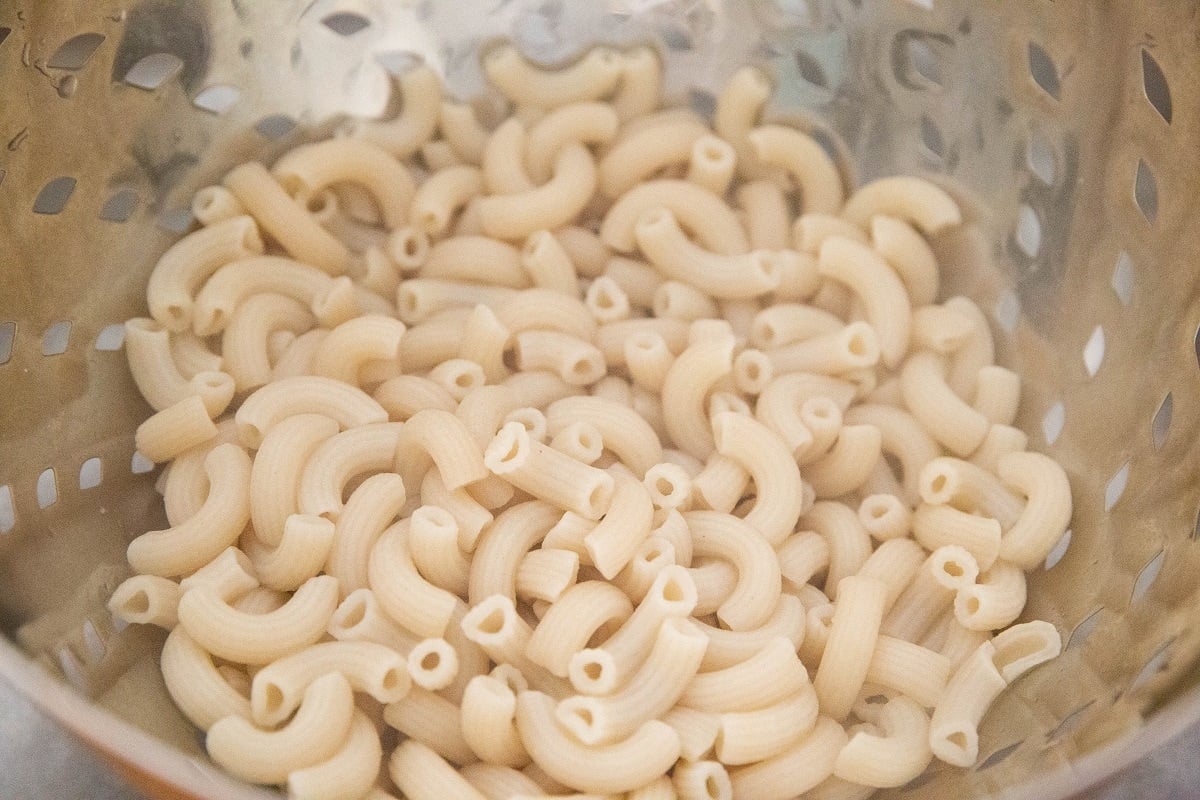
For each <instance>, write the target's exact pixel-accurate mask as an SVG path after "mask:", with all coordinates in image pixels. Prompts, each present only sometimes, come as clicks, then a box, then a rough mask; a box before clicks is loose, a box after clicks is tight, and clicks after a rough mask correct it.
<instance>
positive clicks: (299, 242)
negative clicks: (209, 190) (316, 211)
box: [222, 161, 350, 275]
mask: <svg viewBox="0 0 1200 800" xmlns="http://www.w3.org/2000/svg"><path fill="white" fill-rule="evenodd" d="M222 183H223V184H224V185H225V188H227V189H229V191H231V192H233V194H234V195H235V196H236V197H237V199H238V201H239V202H240V203H241V204H242V206H243V207H245V209H246V211H247V212H248V213H249V214H250V215H251V216H253V217H254V218H255V220H257V221H258V224H259V225H261V226H262V227H263V230H264V231H266V232H267V233H269V234H270V235H271V237H272V238H274V239H275V240H276V241H277V242H279V244H280V245H281V246H282V247H283V249H284V250H286V251H287V252H288V254H289V255H291V256H292V257H294V258H296V259H303V260H304V261H306V262H307V263H310V264H312V265H313V266H316V267H319V268H321V269H322V270H324V271H325V272H327V273H329V274H330V275H341V274H342V273H344V272H345V271H346V269H347V267H348V266H349V263H350V251H349V250H348V249H347V248H346V245H344V244H343V243H342V242H341V241H340V240H339V239H337V238H336V237H335V236H333V235H332V234H330V233H329V232H328V231H326V230H325V229H324V228H322V227H321V226H320V225H319V224H318V223H317V221H316V220H315V219H313V217H312V215H311V214H310V213H309V211H308V209H307V208H306V207H305V206H303V205H301V204H300V203H298V202H297V201H296V200H295V199H294V198H292V197H291V196H290V195H289V194H288V193H287V191H286V190H285V189H284V188H283V187H282V186H281V185H280V184H279V183H278V182H277V181H276V179H275V178H274V177H273V176H272V175H271V173H270V172H268V171H267V168H266V167H264V166H263V165H262V164H259V163H258V162H256V161H250V162H247V163H245V164H242V165H240V166H237V167H234V168H233V169H231V170H230V171H229V172H227V173H226V174H225V177H224V178H223V179H222Z"/></svg>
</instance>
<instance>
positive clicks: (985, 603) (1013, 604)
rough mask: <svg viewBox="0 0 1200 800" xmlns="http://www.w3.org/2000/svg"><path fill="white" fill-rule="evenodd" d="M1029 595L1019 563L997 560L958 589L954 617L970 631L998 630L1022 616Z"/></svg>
mask: <svg viewBox="0 0 1200 800" xmlns="http://www.w3.org/2000/svg"><path fill="white" fill-rule="evenodd" d="M1043 558H1044V556H1043ZM1025 598H1026V589H1025V573H1024V572H1022V571H1021V568H1020V567H1018V566H1016V565H1013V564H1009V563H1007V562H1005V561H997V562H996V563H995V564H993V565H992V568H991V569H990V570H988V571H987V572H985V573H983V574H982V575H980V576H979V580H978V581H977V582H976V583H975V584H974V585H972V586H964V587H963V588H961V589H959V590H958V595H957V596H956V597H955V599H954V616H955V618H956V619H957V620H958V621H959V623H960V624H961V625H962V626H963V627H965V628H967V629H969V630H973V631H994V630H998V629H1000V628H1003V627H1005V626H1006V625H1010V624H1012V622H1013V621H1014V620H1016V618H1017V617H1018V616H1020V614H1021V611H1022V610H1023V609H1024V608H1025Z"/></svg>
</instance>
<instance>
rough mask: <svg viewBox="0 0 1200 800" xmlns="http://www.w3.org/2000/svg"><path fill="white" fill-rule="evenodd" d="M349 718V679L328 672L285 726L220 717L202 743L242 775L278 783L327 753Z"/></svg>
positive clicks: (351, 712)
mask: <svg viewBox="0 0 1200 800" xmlns="http://www.w3.org/2000/svg"><path fill="white" fill-rule="evenodd" d="M353 717H354V701H353V695H352V694H351V690H350V684H349V683H348V682H347V680H346V679H345V678H344V677H342V676H341V674H339V673H336V672H334V673H330V674H327V675H324V676H322V677H320V678H318V679H316V680H315V681H313V682H312V684H311V685H310V686H309V687H308V689H307V690H306V691H305V692H304V700H303V702H302V703H301V704H300V710H299V711H298V712H297V713H296V716H295V717H294V718H292V720H291V721H290V722H288V724H287V725H286V726H284V727H282V728H280V729H278V730H274V731H266V730H260V729H258V728H255V727H254V726H253V725H251V724H250V723H249V722H247V721H246V720H245V719H242V718H241V717H236V716H233V717H226V718H224V719H222V720H219V721H218V722H216V723H215V724H214V725H213V726H212V727H211V728H209V729H208V736H207V737H206V738H205V747H206V749H207V750H208V754H209V755H210V756H211V757H212V759H213V761H215V762H217V763H218V764H220V765H221V766H222V767H223V768H225V769H227V770H229V771H230V772H232V773H233V774H234V775H237V776H238V777H239V778H242V779H243V780H248V781H253V782H256V783H283V782H285V781H286V780H287V776H288V773H291V772H294V771H296V770H299V769H304V768H306V767H312V766H314V765H315V764H319V763H321V762H323V761H325V760H326V759H328V758H330V757H331V756H333V754H334V753H336V752H337V751H338V749H339V748H340V747H341V745H342V743H343V742H344V741H345V739H346V735H347V734H348V733H349V732H350V727H351V722H352V720H353Z"/></svg>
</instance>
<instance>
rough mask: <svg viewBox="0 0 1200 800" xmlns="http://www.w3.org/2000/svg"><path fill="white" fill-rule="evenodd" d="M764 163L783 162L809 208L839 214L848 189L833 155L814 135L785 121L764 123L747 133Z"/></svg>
mask: <svg viewBox="0 0 1200 800" xmlns="http://www.w3.org/2000/svg"><path fill="white" fill-rule="evenodd" d="M746 139H747V140H748V142H749V144H750V147H751V148H753V151H754V154H755V155H756V156H757V157H758V161H759V163H761V164H768V165H774V166H779V167H782V168H783V169H785V170H786V171H787V172H788V174H790V175H791V176H792V179H793V180H795V182H796V184H797V185H798V186H799V187H800V203H801V208H803V209H804V211H805V212H811V213H817V214H836V213H837V212H838V211H839V210H841V207H842V202H843V200H844V198H845V192H844V191H843V190H842V176H841V174H840V173H839V172H838V168H837V165H836V164H834V163H833V159H831V158H830V157H829V155H828V154H826V152H825V149H824V148H822V147H821V145H819V144H818V143H817V142H816V140H815V139H813V138H812V137H811V136H806V135H805V134H803V133H801V132H800V131H798V130H796V129H794V128H788V127H786V126H783V125H762V126H760V127H758V128H755V129H754V130H752V131H750V132H749V133H748V134H747V135H746Z"/></svg>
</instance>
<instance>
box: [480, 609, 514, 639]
mask: <svg viewBox="0 0 1200 800" xmlns="http://www.w3.org/2000/svg"><path fill="white" fill-rule="evenodd" d="M507 621H508V619H507V617H506V616H505V614H504V610H503V609H500V608H494V609H492V610H491V611H490V612H488V614H487V615H486V616H485V617H484V618H483V619H481V620H479V624H478V628H479V631H480V632H481V633H486V634H490V635H492V636H495V635H497V634H499V633H500V632H501V631H503V630H504V624H505V623H506V622H507Z"/></svg>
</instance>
